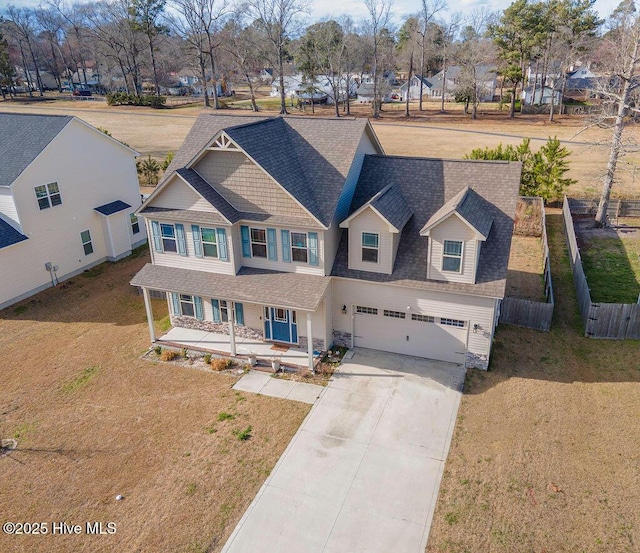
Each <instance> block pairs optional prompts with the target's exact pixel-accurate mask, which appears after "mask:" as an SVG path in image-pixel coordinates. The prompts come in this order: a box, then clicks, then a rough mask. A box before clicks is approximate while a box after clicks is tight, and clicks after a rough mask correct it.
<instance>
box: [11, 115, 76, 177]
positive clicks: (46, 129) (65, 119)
mask: <svg viewBox="0 0 640 553" xmlns="http://www.w3.org/2000/svg"><path fill="white" fill-rule="evenodd" d="M72 120H73V117H72V116H69V115H36V114H24V113H0V129H2V132H1V133H0V186H10V185H11V184H12V183H13V182H14V181H15V180H16V179H17V178H18V177H19V176H20V175H21V174H22V172H23V171H24V170H25V169H26V168H27V167H28V166H29V165H31V163H33V161H34V160H35V159H36V158H37V157H38V156H39V155H40V153H41V152H42V151H43V150H44V149H45V148H46V147H47V146H48V145H49V144H50V143H51V141H52V140H53V139H54V138H55V137H56V136H57V135H58V134H59V133H60V131H62V129H64V128H65V127H66V126H67V125H68V124H69V122H70V121H72Z"/></svg>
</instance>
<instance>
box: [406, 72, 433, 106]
mask: <svg viewBox="0 0 640 553" xmlns="http://www.w3.org/2000/svg"><path fill="white" fill-rule="evenodd" d="M420 80H422V96H423V97H425V96H426V97H429V96H431V94H430V92H429V91H430V90H431V88H432V86H433V85H432V84H431V81H429V79H427V78H426V77H421V76H420V75H413V76H412V77H411V80H410V81H407V82H406V83H404V84H403V85H402V86H401V87H400V97H401V99H402V101H403V102H406V101H407V88H408V89H409V100H419V99H420Z"/></svg>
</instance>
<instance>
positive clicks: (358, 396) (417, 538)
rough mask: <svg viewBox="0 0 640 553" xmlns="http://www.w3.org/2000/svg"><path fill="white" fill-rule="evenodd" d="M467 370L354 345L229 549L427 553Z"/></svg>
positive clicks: (240, 552)
mask: <svg viewBox="0 0 640 553" xmlns="http://www.w3.org/2000/svg"><path fill="white" fill-rule="evenodd" d="M464 375H465V370H464V368H462V367H461V366H459V365H454V364H451V363H444V362H440V361H432V360H428V359H420V358H416V357H406V356H402V355H396V354H389V353H384V352H379V351H374V350H366V349H357V350H355V355H354V356H353V357H352V358H351V359H350V360H346V361H344V362H343V364H342V365H341V367H340V370H339V371H338V372H337V373H336V374H335V375H334V377H333V379H332V381H331V382H330V383H329V385H328V386H327V388H326V389H325V390H324V391H323V392H322V394H321V396H320V398H319V400H318V401H317V402H316V404H315V405H314V406H313V408H312V409H311V412H310V413H309V415H308V416H307V418H306V419H305V421H304V422H303V424H302V426H301V427H300V429H299V430H298V432H297V433H296V435H295V436H294V437H293V439H292V440H291V443H290V444H289V446H288V447H287V449H286V450H285V452H284V453H283V455H282V457H281V458H280V460H279V461H278V463H277V464H276V466H275V468H274V470H273V472H272V473H271V475H270V476H269V478H268V479H267V481H266V482H265V483H264V485H263V486H262V488H261V489H260V491H259V492H258V494H257V496H256V498H255V499H254V500H253V502H252V503H251V505H250V506H249V508H248V509H247V511H246V512H245V514H244V515H243V517H242V519H241V520H240V522H239V523H238V525H237V526H236V528H235V530H234V531H233V534H232V535H231V537H230V538H229V540H228V541H227V543H226V545H225V547H224V548H223V550H222V551H223V553H247V552H252V553H259V552H265V553H267V552H268V553H273V552H278V553H280V552H287V553H288V552H291V553H294V552H295V553H315V552H318V553H320V552H324V553H357V552H363V553H364V552H366V553H376V552H380V553H388V552H389V551H393V552H394V553H405V552H406V553H423V552H424V550H425V548H426V544H427V538H428V536H429V529H430V527H431V521H432V518H433V511H434V509H435V504H436V498H437V494H438V488H439V486H440V481H441V479H442V473H443V470H444V463H445V460H446V457H447V453H448V451H449V445H450V443H451V436H452V433H453V428H454V425H455V420H456V414H457V411H458V406H459V404H460V397H461V391H462V384H463V382H464Z"/></svg>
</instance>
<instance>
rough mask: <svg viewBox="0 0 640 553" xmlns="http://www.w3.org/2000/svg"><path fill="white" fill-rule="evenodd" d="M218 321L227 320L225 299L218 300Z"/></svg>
mask: <svg viewBox="0 0 640 553" xmlns="http://www.w3.org/2000/svg"><path fill="white" fill-rule="evenodd" d="M220 321H221V322H223V323H228V322H229V302H228V301H227V300H220Z"/></svg>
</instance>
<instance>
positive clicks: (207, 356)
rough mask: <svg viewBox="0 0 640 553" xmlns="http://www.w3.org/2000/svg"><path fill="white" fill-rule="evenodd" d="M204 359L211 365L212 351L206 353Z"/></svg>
mask: <svg viewBox="0 0 640 553" xmlns="http://www.w3.org/2000/svg"><path fill="white" fill-rule="evenodd" d="M202 359H203V360H204V362H205V363H206V364H207V365H209V364H210V363H211V354H210V353H205V354H204V355H203V356H202Z"/></svg>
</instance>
